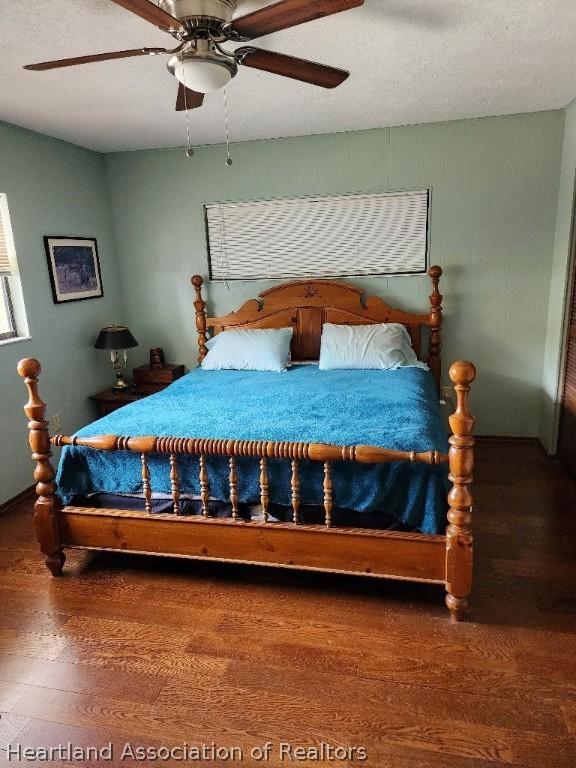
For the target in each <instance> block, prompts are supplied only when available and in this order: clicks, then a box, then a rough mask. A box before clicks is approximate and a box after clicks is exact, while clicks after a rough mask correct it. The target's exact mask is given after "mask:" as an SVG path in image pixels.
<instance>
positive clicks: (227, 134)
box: [224, 88, 232, 168]
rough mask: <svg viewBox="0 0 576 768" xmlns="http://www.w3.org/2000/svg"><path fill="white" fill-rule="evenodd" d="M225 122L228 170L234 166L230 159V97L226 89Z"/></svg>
mask: <svg viewBox="0 0 576 768" xmlns="http://www.w3.org/2000/svg"><path fill="white" fill-rule="evenodd" d="M224 122H225V125H226V165H227V166H228V168H229V167H230V166H231V165H232V158H231V157H230V131H229V128H228V95H227V93H226V88H224Z"/></svg>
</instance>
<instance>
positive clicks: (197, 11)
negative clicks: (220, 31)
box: [159, 0, 238, 26]
mask: <svg viewBox="0 0 576 768" xmlns="http://www.w3.org/2000/svg"><path fill="white" fill-rule="evenodd" d="M159 5H160V8H162V10H163V11H166V12H167V13H169V14H170V15H171V16H174V17H175V18H177V19H180V20H181V21H191V22H193V23H194V22H200V21H201V20H203V19H205V20H206V21H209V22H214V21H216V22H218V23H219V25H220V26H221V25H222V24H225V23H227V22H229V21H232V17H233V15H234V12H235V11H236V7H237V5H238V2H237V0H160V2H159Z"/></svg>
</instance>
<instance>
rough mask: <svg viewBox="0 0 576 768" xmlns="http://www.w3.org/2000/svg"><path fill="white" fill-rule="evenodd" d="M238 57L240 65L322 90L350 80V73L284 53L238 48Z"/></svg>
mask: <svg viewBox="0 0 576 768" xmlns="http://www.w3.org/2000/svg"><path fill="white" fill-rule="evenodd" d="M236 56H237V60H238V63H239V64H243V65H244V66H245V67H252V69H261V70H263V71H264V72H271V73H272V74H273V75H280V76H281V77H291V78H292V79H293V80H302V81H303V82H304V83H311V84H312V85H319V86H320V87H321V88H336V87H337V86H338V85H341V84H342V83H343V82H344V81H345V80H347V79H348V77H349V75H350V72H346V71H345V70H344V69H336V67H327V66H326V65H325V64H317V63H316V62H315V61H306V60H305V59H295V58H294V57H293V56H285V55H284V54H283V53H275V52H274V51H263V50H262V49H261V48H252V47H246V48H237V49H236Z"/></svg>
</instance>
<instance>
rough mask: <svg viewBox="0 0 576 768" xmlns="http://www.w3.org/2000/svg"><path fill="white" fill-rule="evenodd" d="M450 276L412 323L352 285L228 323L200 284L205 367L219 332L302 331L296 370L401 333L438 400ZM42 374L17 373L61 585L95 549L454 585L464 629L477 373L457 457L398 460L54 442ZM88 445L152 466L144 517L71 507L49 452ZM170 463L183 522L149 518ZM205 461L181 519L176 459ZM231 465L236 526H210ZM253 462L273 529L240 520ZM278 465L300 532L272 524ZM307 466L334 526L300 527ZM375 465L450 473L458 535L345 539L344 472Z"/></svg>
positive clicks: (450, 596) (306, 448)
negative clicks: (337, 514) (197, 507)
mask: <svg viewBox="0 0 576 768" xmlns="http://www.w3.org/2000/svg"><path fill="white" fill-rule="evenodd" d="M441 275H442V270H441V269H440V267H431V269H430V270H429V276H430V278H431V281H432V293H431V296H430V307H429V311H428V312H426V313H425V314H412V313H407V312H403V311H401V310H398V309H393V308H391V307H389V306H388V305H387V304H386V303H385V302H384V301H383V300H382V299H379V298H376V297H370V298H367V299H366V300H365V301H363V291H362V290H360V289H359V288H356V287H354V286H351V285H347V284H345V283H340V282H333V281H323V280H306V281H299V282H291V283H287V284H284V285H280V286H277V287H274V288H271V289H270V290H268V291H265V292H264V293H262V294H260V296H259V298H258V299H255V300H251V301H248V302H246V303H245V304H244V305H243V306H242V307H241V308H240V309H239V310H238V311H237V312H234V313H231V314H228V315H226V316H223V317H208V316H207V313H206V303H205V301H204V298H203V296H202V285H203V280H202V278H201V277H200V276H198V275H196V276H195V277H193V278H192V284H193V286H194V290H195V293H196V299H195V302H194V307H195V310H196V325H197V331H198V347H199V361H200V362H201V361H202V360H203V358H204V357H205V356H206V354H207V348H206V342H207V339H208V335H207V334H208V332H209V330H211V331H212V334H214V333H219V332H220V331H222V330H225V329H229V328H239V327H242V328H247V327H249V328H277V327H287V326H292V327H293V329H294V336H293V344H292V356H293V359H294V360H302V361H303V360H316V359H318V355H319V349H320V335H321V331H322V324H323V323H324V322H332V323H339V324H366V323H386V322H394V323H402V324H403V325H405V326H406V328H407V329H408V331H409V333H410V337H411V339H412V344H413V347H414V349H415V351H416V354H417V355H418V357H419V358H420V359H421V360H424V361H426V362H427V363H428V365H429V366H430V369H431V371H432V374H433V376H434V378H435V381H436V384H437V386H438V388H439V387H440V373H441V354H440V351H441V346H440V328H441V321H442V296H441V294H440V291H439V281H440V277H441ZM423 326H425V327H428V328H429V342H428V345H427V350H426V353H425V354H424V353H423V349H422V347H423V344H422V336H421V331H422V327H423ZM40 370H41V366H40V363H39V362H38V361H37V360H34V359H30V358H28V359H25V360H22V361H21V362H20V364H19V366H18V372H19V374H20V376H22V377H23V378H24V380H25V383H26V385H27V388H28V392H29V400H28V403H27V404H26V406H25V408H24V410H25V413H26V415H27V416H28V418H29V419H30V421H29V424H28V429H29V441H30V447H31V449H32V459H33V460H34V461H35V462H36V469H35V472H34V478H35V480H36V481H37V485H36V493H37V496H38V498H37V501H36V503H35V523H36V531H37V536H38V541H39V543H40V548H41V550H42V553H43V554H44V557H45V561H46V565H47V567H48V569H49V570H50V572H51V573H52V575H53V576H59V575H61V573H62V569H63V566H64V562H65V556H64V549H65V548H67V547H70V548H77V547H78V548H85V549H95V550H114V551H126V552H137V553H148V554H155V555H167V556H177V557H187V558H199V559H211V560H221V561H232V562H244V563H253V564H260V565H273V566H277V567H285V568H299V569H309V570H320V571H333V572H337V573H351V574H361V575H369V576H373V577H385V578H394V579H407V580H411V581H421V582H430V583H434V584H444V585H445V587H446V592H447V595H446V604H447V606H448V608H449V609H450V613H451V616H452V618H453V619H454V620H460V619H462V618H463V617H464V616H465V614H466V612H467V609H468V601H469V595H470V591H471V585H472V531H471V512H472V495H471V491H470V484H471V483H472V480H473V477H472V473H473V464H474V450H473V446H474V439H473V437H472V430H473V426H474V419H473V417H472V416H471V415H470V411H469V407H468V397H469V391H470V385H471V383H472V382H473V381H474V378H475V375H476V372H475V369H474V366H473V365H472V363H469V362H456V363H454V364H453V365H452V367H451V368H450V379H451V381H452V382H453V384H454V385H455V390H456V398H457V407H456V411H455V413H454V414H453V415H452V416H451V417H450V426H451V429H452V432H453V435H452V436H451V437H450V446H451V447H450V451H449V454H448V455H445V454H442V453H440V452H439V451H428V452H425V453H416V452H415V451H397V450H389V449H386V448H380V447H375V446H369V445H358V446H349V445H328V444H322V443H295V442H271V441H265V440H264V441H256V440H250V441H247V440H236V439H234V436H233V435H231V436H230V439H228V440H210V439H198V438H195V437H194V436H193V435H191V436H190V438H181V437H180V438H170V437H157V436H150V437H128V436H120V435H103V436H100V437H84V438H78V437H66V436H63V435H56V436H53V437H51V436H50V435H49V431H48V422H47V421H46V418H45V417H46V405H45V403H44V402H43V401H42V400H41V398H40V396H39V394H38V376H39V374H40ZM51 443H52V444H53V445H56V446H62V445H81V446H88V447H90V448H93V449H96V450H103V451H133V452H136V453H138V454H140V457H141V464H142V489H143V495H144V506H145V509H144V510H143V511H126V510H120V509H108V508H91V507H80V506H70V505H68V506H61V505H60V503H59V500H58V497H57V495H56V485H55V482H54V478H55V472H54V469H53V467H52V465H51V463H50V456H51V450H50V444H51ZM153 453H154V454H165V455H166V457H167V461H166V471H167V472H169V473H170V482H171V489H172V498H173V509H174V513H173V514H154V515H152V514H150V513H151V509H152V489H151V487H150V472H149V468H148V457H149V455H150V454H153ZM179 454H188V455H194V456H197V457H199V483H200V489H201V504H202V511H203V514H202V515H198V516H183V515H182V514H180V509H181V508H180V481H179V476H178V465H177V460H176V457H177V456H178V455H179ZM209 456H225V457H227V459H228V462H229V490H230V506H231V516H230V518H216V517H210V514H209V505H208V501H209V498H210V496H209V494H210V488H209V477H208V472H207V470H206V459H207V457H209ZM245 456H250V457H255V458H257V459H259V461H260V502H261V505H262V509H263V519H262V520H261V521H258V522H254V521H252V522H246V521H244V520H242V519H241V517H240V516H239V515H238V467H237V457H245ZM271 458H279V459H285V460H287V461H290V462H291V473H290V477H291V481H290V486H291V487H290V497H291V501H292V522H288V523H280V522H269V520H268V512H267V511H268V506H269V502H270V499H269V485H268V465H267V461H268V460H269V459H271ZM304 460H309V461H314V462H320V463H322V464H323V470H324V474H323V477H324V480H323V497H324V515H325V524H324V525H307V524H306V525H304V524H302V523H301V522H300V515H299V510H300V506H301V500H300V479H299V464H300V462H301V461H304ZM341 461H347V462H360V463H367V464H374V463H386V462H398V461H402V462H404V461H406V462H423V463H426V464H432V465H433V464H438V463H449V469H450V481H451V483H452V488H451V490H450V493H449V495H448V504H449V511H448V526H447V529H446V534H445V535H428V534H422V533H406V532H398V531H388V530H370V529H360V528H339V527H336V526H334V525H333V524H332V510H333V491H332V464H333V463H334V462H341Z"/></svg>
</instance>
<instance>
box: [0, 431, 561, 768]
mask: <svg viewBox="0 0 576 768" xmlns="http://www.w3.org/2000/svg"><path fill="white" fill-rule="evenodd" d="M478 453H479V461H478V471H477V480H478V484H477V486H476V497H477V509H476V513H475V522H474V527H475V532H476V582H475V594H474V601H473V612H472V616H471V620H470V621H469V622H466V623H464V624H460V625H452V624H450V623H449V621H448V615H447V611H446V609H445V608H444V606H443V591H442V589H440V588H438V587H433V586H424V585H414V584H404V583H399V582H385V581H376V580H374V581H372V580H369V579H363V578H353V577H350V578H346V577H340V576H329V575H322V574H310V573H308V574H305V573H297V572H287V571H281V570H278V571H275V570H272V569H264V568H256V567H253V568H251V567H248V566H242V567H240V566H227V565H224V564H215V563H204V564H203V563H195V562H184V561H176V560H169V559H158V558H146V557H141V556H122V555H113V554H90V553H80V552H76V553H75V552H72V553H68V556H69V559H68V566H67V569H66V576H65V577H64V578H63V579H61V580H55V579H51V578H50V576H49V575H48V573H47V572H46V571H45V570H44V566H43V563H42V561H41V558H40V556H39V553H38V551H37V547H36V544H35V541H34V537H33V532H32V526H31V501H30V500H29V499H27V500H24V501H22V502H20V503H19V504H18V505H16V506H15V507H13V508H12V509H11V510H9V511H8V512H6V513H5V514H4V515H3V516H2V517H0V712H1V713H2V716H1V718H0V766H8V765H31V766H32V765H35V766H38V765H39V764H40V763H38V762H37V761H32V760H28V761H27V760H23V761H21V762H17V761H16V760H15V759H14V758H13V759H12V760H9V759H8V753H7V751H6V747H7V744H8V743H11V744H17V743H20V744H22V745H23V747H35V748H40V747H42V748H46V747H50V746H57V745H58V744H67V743H68V742H70V743H72V744H73V745H75V746H77V747H88V746H89V747H98V746H105V745H107V744H108V742H110V741H111V742H113V744H114V747H115V751H114V759H113V760H112V761H109V762H106V763H96V762H94V761H93V760H90V759H86V760H84V761H82V760H77V761H76V762H67V761H66V760H64V759H54V760H52V761H48V762H44V763H41V764H42V765H49V766H63V765H95V764H101V765H111V766H116V765H118V766H120V765H122V766H126V765H145V764H146V763H142V762H139V763H136V762H135V761H133V760H130V759H127V760H124V761H122V760H121V752H122V748H123V746H124V744H125V743H127V742H128V743H131V744H132V745H133V746H134V747H136V746H147V747H160V746H168V747H172V746H178V745H181V744H182V742H188V743H189V744H191V745H198V744H200V743H202V742H204V743H206V744H208V745H210V744H211V743H212V742H215V744H216V745H218V746H221V747H224V748H226V747H228V748H230V747H232V746H236V747H238V748H240V749H242V750H243V752H244V761H243V763H239V762H238V761H237V760H236V761H233V760H227V761H226V760H223V759H220V760H219V759H215V760H212V759H209V760H199V761H195V762H193V761H190V762H187V763H183V762H181V761H179V760H177V759H176V756H175V757H174V759H171V760H167V761H161V762H156V763H149V764H156V765H158V764H161V765H166V766H172V765H183V764H186V765H215V764H221V765H240V764H242V765H249V766H252V765H254V766H257V765H266V766H287V765H298V766H317V765H332V766H334V765H337V766H358V765H367V766H374V767H375V768H430V766H434V767H436V766H437V767H438V768H490V766H499V765H502V764H505V765H512V766H519V767H524V768H528V767H531V768H532V767H533V768H574V766H576V610H575V609H576V598H575V588H576V557H575V555H576V484H574V483H573V482H572V481H570V479H569V478H568V477H567V476H566V475H565V474H564V473H563V472H562V470H561V469H559V468H558V467H557V466H556V465H554V464H552V463H549V462H547V461H546V460H545V459H544V458H543V456H542V454H541V453H540V452H539V450H538V449H537V448H536V447H535V446H532V445H530V444H517V445H516V444H509V443H502V444H499V443H482V444H481V445H480V446H479V449H478ZM504 469H505V471H504ZM267 741H272V742H273V749H272V754H271V757H270V760H268V761H267V762H264V761H257V760H255V759H253V758H252V757H250V750H251V749H252V748H253V747H257V746H261V745H263V744H265V743H266V742H267ZM280 742H289V743H291V744H292V745H293V746H294V747H296V746H300V745H301V746H306V747H311V746H316V747H318V745H320V744H321V742H324V743H327V744H330V745H331V746H332V747H334V748H335V747H342V748H345V747H352V746H361V747H365V748H366V750H367V753H368V759H367V760H365V761H359V760H354V759H347V758H345V759H342V760H337V761H332V762H330V761H329V760H328V759H327V758H326V757H324V758H321V759H319V760H312V759H303V760H298V761H295V760H290V759H288V758H285V759H284V760H282V759H281V758H280V755H279V743H280ZM220 757H223V755H221V756H220Z"/></svg>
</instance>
